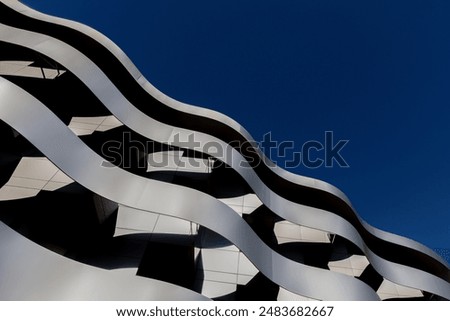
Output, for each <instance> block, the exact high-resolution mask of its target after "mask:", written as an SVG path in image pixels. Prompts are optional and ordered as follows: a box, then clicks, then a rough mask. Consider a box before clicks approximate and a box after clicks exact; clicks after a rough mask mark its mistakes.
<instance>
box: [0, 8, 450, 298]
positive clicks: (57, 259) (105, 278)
mask: <svg viewBox="0 0 450 321" xmlns="http://www.w3.org/2000/svg"><path fill="white" fill-rule="evenodd" d="M0 48H1V50H0V76H1V77H0V119H1V121H0V131H1V137H2V139H1V149H0V154H1V159H0V186H1V188H0V220H1V222H0V240H1V242H0V258H1V259H0V260H1V263H0V299H3V300H30V299H37V300H47V299H52V300H96V299H99V300H144V299H145V300H206V299H215V300H380V299H381V300H449V299H450V283H449V282H450V270H449V266H448V264H447V262H446V261H445V260H443V259H442V258H441V257H440V256H439V255H437V254H436V253H435V252H433V251H432V250H430V249H428V248H426V247H425V246H423V245H421V244H419V243H417V242H415V241H412V240H409V239H406V238H403V237H400V236H397V235H393V234H390V233H387V232H384V231H380V230H378V229H376V228H374V227H372V226H370V225H368V224H367V223H365V222H364V221H363V220H361V219H360V218H359V217H358V215H357V213H356V211H355V210H354V209H353V207H352V205H351V203H350V201H349V200H348V199H347V197H346V196H345V195H344V194H343V193H342V192H341V191H339V190H338V189H337V188H335V187H334V186H331V185H329V184H327V183H325V182H322V181H319V180H315V179H312V178H308V177H302V176H298V175H294V174H292V173H289V172H286V171H284V170H283V169H281V168H278V167H276V166H274V165H273V164H271V162H270V160H268V159H266V157H265V156H264V155H263V154H262V153H261V151H260V150H259V149H258V147H257V146H256V144H254V143H252V142H253V140H252V138H251V136H250V134H249V133H248V132H247V131H246V130H245V129H243V128H242V126H240V125H239V124H238V123H236V122H235V121H234V120H232V119H230V118H228V117H227V116H224V115H222V114H219V113H217V112H214V111H212V110H207V109H202V108H198V107H194V106H190V105H187V104H183V103H180V102H178V101H175V100H174V99H172V98H170V97H167V96H166V95H164V94H163V93H161V92H159V91H158V90H157V89H156V88H155V87H153V86H152V85H151V84H150V83H149V82H148V81H147V80H146V79H145V78H144V77H143V76H142V75H141V74H140V72H139V71H138V70H137V68H136V67H135V66H134V65H133V64H132V62H131V61H130V60H129V59H128V58H127V56H126V55H125V54H124V53H123V52H122V51H121V50H120V49H119V48H118V47H117V46H116V45H115V44H114V43H113V42H112V41H111V40H109V39H107V38H106V37H105V36H103V35H101V34H100V33H98V32H97V31H95V30H93V29H91V28H89V27H87V26H84V25H81V24H79V23H76V22H72V21H67V20H64V19H59V18H55V17H51V16H48V15H45V14H42V13H39V12H36V11H34V10H32V9H30V8H28V7H26V6H25V5H23V4H21V3H20V2H18V1H10V0H2V1H1V3H0Z"/></svg>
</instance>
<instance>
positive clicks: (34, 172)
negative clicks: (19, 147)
mask: <svg viewBox="0 0 450 321" xmlns="http://www.w3.org/2000/svg"><path fill="white" fill-rule="evenodd" d="M57 171H58V168H57V167H56V166H55V165H53V164H52V163H51V162H50V161H49V160H48V159H47V158H44V157H39V158H34V157H23V158H22V159H21V160H20V163H19V165H17V168H16V170H15V171H14V173H13V175H12V176H15V177H26V178H31V179H40V180H45V181H48V180H50V179H51V178H52V177H53V175H55V174H56V172H57Z"/></svg>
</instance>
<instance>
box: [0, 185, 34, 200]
mask: <svg viewBox="0 0 450 321" xmlns="http://www.w3.org/2000/svg"><path fill="white" fill-rule="evenodd" d="M38 193H39V190H37V189H31V188H23V187H13V186H3V187H2V188H0V201H7V200H15V199H21V198H27V197H34V196H36V195H37V194H38Z"/></svg>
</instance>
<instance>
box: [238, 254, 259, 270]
mask: <svg viewBox="0 0 450 321" xmlns="http://www.w3.org/2000/svg"><path fill="white" fill-rule="evenodd" d="M258 272H259V271H258V269H257V268H256V267H255V266H254V265H253V263H252V262H250V260H249V259H248V258H247V257H246V256H245V255H244V254H243V253H242V252H240V253H239V270H238V273H239V274H245V275H251V276H254V275H256V274H257V273H258Z"/></svg>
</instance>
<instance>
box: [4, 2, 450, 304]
mask: <svg viewBox="0 0 450 321" xmlns="http://www.w3.org/2000/svg"><path fill="white" fill-rule="evenodd" d="M6 3H7V4H8V5H9V6H11V7H12V8H14V9H15V10H18V11H20V12H22V13H23V14H25V15H29V16H33V17H35V18H38V19H41V20H47V21H50V22H52V23H58V24H62V25H66V26H68V27H71V28H76V29H78V30H79V31H81V32H83V33H85V34H87V35H89V36H90V37H92V38H94V39H95V40H96V41H98V42H100V43H101V44H102V45H103V46H105V47H106V48H108V50H109V51H110V52H112V53H113V54H114V55H115V56H116V57H117V59H119V60H120V61H121V62H122V64H123V65H124V66H125V67H126V68H127V70H128V71H129V72H130V74H131V75H132V76H133V77H134V79H135V80H136V81H137V82H138V83H139V84H140V85H141V86H142V87H143V88H144V89H145V90H146V91H147V92H148V93H149V94H150V95H152V96H153V97H155V98H156V99H158V100H159V101H161V102H163V103H164V104H166V105H167V106H168V108H174V109H177V110H182V111H183V112H187V113H192V114H197V115H203V116H206V117H209V118H211V119H215V120H218V121H220V122H223V123H225V124H227V125H228V126H230V128H233V129H234V130H236V131H238V132H240V133H241V134H242V135H243V136H244V137H246V139H247V140H249V141H252V138H251V136H250V135H249V134H248V133H247V132H246V131H245V129H243V128H242V127H241V126H240V125H239V124H237V123H236V122H235V121H233V120H231V119H230V118H228V117H226V116H224V115H222V114H220V113H217V112H214V111H210V110H207V109H200V108H197V107H194V106H189V105H187V104H183V103H180V102H177V101H175V100H173V99H171V98H169V97H167V96H165V95H164V94H162V93H161V92H159V91H158V90H157V89H156V88H154V87H153V86H152V85H151V84H150V83H149V82H148V81H147V80H145V78H144V77H143V76H142V75H141V74H140V73H139V71H138V70H137V69H136V67H135V66H134V65H133V64H132V63H131V61H130V60H129V59H128V58H127V57H126V55H125V54H124V53H123V52H122V51H121V50H120V49H119V48H118V47H117V46H116V45H114V43H112V42H111V41H110V40H109V39H107V38H106V37H104V36H103V35H101V34H100V33H98V32H96V31H95V30H93V29H91V28H89V27H86V26H83V25H81V24H78V23H75V22H71V21H67V20H64V19H59V18H53V17H50V16H46V15H43V14H40V13H37V12H36V11H33V10H31V9H29V8H27V7H26V6H24V5H22V4H20V3H19V2H16V1H14V2H11V1H6ZM0 38H1V40H2V41H6V42H10V43H15V44H20V45H22V46H25V47H27V48H31V49H33V50H35V51H38V52H40V53H42V54H44V55H47V56H48V57H50V58H52V59H54V60H55V61H58V62H59V63H61V64H62V65H64V66H65V67H66V68H67V69H68V70H70V71H71V72H72V73H74V74H75V75H76V76H77V77H78V78H79V79H80V80H81V81H83V83H85V84H86V86H87V87H88V88H89V89H91V90H92V92H93V93H94V94H95V95H96V96H97V97H98V98H99V99H100V101H101V102H102V103H103V104H104V105H105V106H106V107H107V108H108V109H109V110H110V111H111V112H112V113H113V114H114V115H115V116H116V117H117V118H118V119H119V120H120V121H121V122H123V123H124V124H125V125H127V126H128V127H130V128H132V129H133V130H135V131H136V132H138V133H140V134H142V135H144V136H146V137H148V138H150V139H153V140H156V141H161V142H168V143H173V144H174V145H175V142H174V137H175V135H176V134H179V135H180V136H181V137H184V139H186V140H187V137H188V136H189V135H190V134H192V133H193V132H192V130H187V129H183V128H174V127H172V126H168V125H166V124H164V123H162V122H159V121H156V120H154V119H152V118H151V117H149V116H147V115H145V114H144V113H142V112H141V111H139V110H138V109H136V108H135V106H133V105H132V104H131V103H130V102H129V101H128V100H127V98H126V97H125V96H123V95H122V94H121V92H120V91H119V90H118V89H117V88H116V86H115V85H114V84H113V83H112V82H111V80H109V79H108V77H107V76H106V75H105V73H104V72H103V71H102V70H101V69H100V68H99V67H98V66H97V65H96V64H95V63H93V62H92V61H91V60H89V59H88V58H87V57H86V56H85V55H83V54H82V53H81V52H80V51H78V50H77V49H75V48H73V47H71V46H69V45H67V44H66V43H64V42H62V41H60V40H57V39H55V38H52V37H49V36H45V35H43V34H38V33H34V32H30V31H25V30H20V29H17V28H12V27H9V26H5V25H1V28H0ZM21 95H22V94H21ZM1 103H2V105H3V95H2V102H1ZM24 136H25V135H24ZM195 139H196V141H199V142H200V143H201V146H200V147H199V148H198V150H200V151H205V150H204V148H205V145H206V144H207V143H209V142H212V141H214V142H216V143H217V144H220V145H221V146H222V148H223V150H228V149H230V146H229V145H228V144H227V143H225V142H224V141H222V140H220V139H218V138H216V137H213V136H212V135H208V134H206V133H200V132H195ZM181 141H183V138H181ZM36 146H38V145H36ZM38 147H39V146H38ZM210 154H211V155H212V156H216V157H217V158H219V159H221V160H222V161H224V162H225V163H227V164H228V165H230V166H232V167H233V168H234V169H235V170H236V171H237V172H238V173H239V174H240V175H241V176H242V177H243V178H244V179H245V180H246V181H247V183H248V184H249V185H250V186H251V188H252V189H253V190H254V192H255V193H256V194H257V195H258V197H259V198H260V199H261V201H262V202H263V203H264V204H265V205H266V206H267V207H268V208H269V209H271V210H272V211H274V212H275V213H276V214H278V215H279V216H281V217H282V218H284V219H286V220H289V221H291V222H293V223H297V224H301V225H305V226H309V227H313V228H316V229H321V230H324V231H328V232H330V233H334V234H338V235H340V236H343V237H344V238H346V239H348V240H350V241H351V242H353V243H354V244H356V245H357V246H358V247H359V248H360V249H361V250H362V251H363V252H364V253H365V254H366V256H367V257H368V259H369V261H370V262H371V264H372V265H373V266H374V267H375V269H376V270H377V271H378V273H380V274H381V275H383V276H384V277H385V278H387V279H389V280H391V281H393V282H396V283H398V284H402V285H405V286H410V287H415V288H418V289H421V290H425V291H428V292H431V293H435V294H438V295H440V296H443V297H445V298H448V299H450V286H449V283H448V281H445V280H443V279H442V278H439V277H436V276H434V275H431V274H430V273H427V272H425V271H421V270H418V269H414V268H411V267H409V266H407V265H401V264H398V263H394V262H390V261H388V260H386V259H383V258H382V257H380V256H379V255H376V254H374V253H373V251H372V250H371V249H370V248H368V247H367V245H366V243H365V240H364V238H363V237H362V236H361V234H360V233H359V232H358V230H357V229H356V228H355V227H354V226H353V225H352V224H351V223H350V222H349V221H347V220H346V219H344V218H342V217H341V216H338V215H336V214H335V213H333V212H332V211H325V210H322V209H318V208H314V207H310V206H305V205H302V204H298V203H295V202H292V201H289V200H287V199H285V198H283V197H281V196H280V195H278V194H277V193H275V192H273V191H272V190H271V186H270V183H269V182H264V181H263V180H261V178H260V177H258V175H257V174H256V173H255V171H254V170H253V168H251V167H250V166H242V163H247V161H246V160H245V158H244V157H243V156H242V155H241V154H240V153H239V152H238V151H237V150H235V149H232V153H231V154H230V155H231V157H230V155H228V154H227V153H225V155H215V154H214V153H212V152H210ZM260 156H261V157H262V158H265V156H264V155H262V154H261V153H260ZM270 169H271V170H272V171H274V172H275V173H276V174H278V175H279V176H281V177H283V178H285V179H287V180H289V181H291V182H294V183H296V184H299V185H303V186H308V187H312V188H315V189H320V190H323V191H327V192H329V193H332V194H334V195H336V196H338V197H339V198H341V199H342V200H343V201H345V202H346V203H347V204H349V205H351V204H350V202H349V201H348V199H347V198H346V197H345V195H344V194H343V193H342V192H341V191H339V190H338V189H336V188H335V187H333V186H331V185H329V184H327V183H325V182H321V181H319V180H315V179H311V178H307V177H302V176H297V175H294V174H291V173H289V172H286V171H285V170H283V169H280V168H278V167H275V168H274V167H270ZM95 171H96V170H93V173H92V175H94V172H95ZM67 174H68V173H67ZM69 175H70V174H69ZM80 183H81V182H80ZM102 188H103V187H102V186H96V189H100V190H99V191H97V190H96V192H97V193H99V194H101V193H100V192H101V191H102ZM177 188H178V187H177ZM197 193H198V192H197ZM101 195H102V194H101ZM214 206H215V205H214ZM147 210H148V209H147ZM353 211H354V210H353ZM169 212H170V211H169ZM354 212H355V213H356V211H354ZM168 215H173V214H170V213H169V214H168ZM194 221H195V220H194ZM200 224H201V223H200ZM362 224H363V226H364V227H365V229H366V230H367V231H368V232H369V233H371V234H372V235H373V236H376V237H377V238H379V239H383V240H386V241H389V242H391V243H395V244H399V245H402V246H404V247H407V248H411V249H414V250H417V251H419V252H422V253H425V254H426V255H428V256H429V257H430V259H431V258H432V259H434V260H436V261H438V262H440V263H441V264H443V265H444V266H446V267H447V268H448V264H447V263H446V262H444V260H442V259H441V258H440V257H439V256H438V255H436V254H435V253H434V252H433V251H431V250H430V249H428V248H426V247H424V246H423V245H421V244H419V243H417V242H414V241H412V240H409V239H406V238H403V237H400V236H397V235H393V234H391V233H387V232H383V231H380V230H378V229H375V228H373V227H371V226H370V225H368V224H367V223H365V222H362ZM220 234H222V233H220ZM222 235H223V236H225V237H227V238H228V236H227V235H224V234H222ZM254 256H255V255H254ZM250 257H251V256H249V258H250ZM254 260H256V259H255V258H254ZM256 261H257V260H256ZM255 265H256V263H255ZM260 265H261V264H260ZM258 268H260V266H258ZM261 271H263V270H261ZM265 271H266V272H265V274H266V273H267V268H266V270H265ZM263 272H264V271H263ZM269 274H270V273H269ZM266 275H267V274H266ZM271 279H273V280H274V281H275V279H277V277H276V276H273V278H272V277H271ZM277 283H278V282H277ZM279 284H280V283H279ZM280 285H281V284H280ZM304 290H305V289H304V288H302V289H301V291H304ZM301 291H300V292H297V293H300V294H303V295H307V294H305V292H301ZM294 292H295V291H294ZM316 294H317V293H316ZM320 294H321V295H323V293H322V292H320ZM313 297H316V298H323V297H322V296H313Z"/></svg>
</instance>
